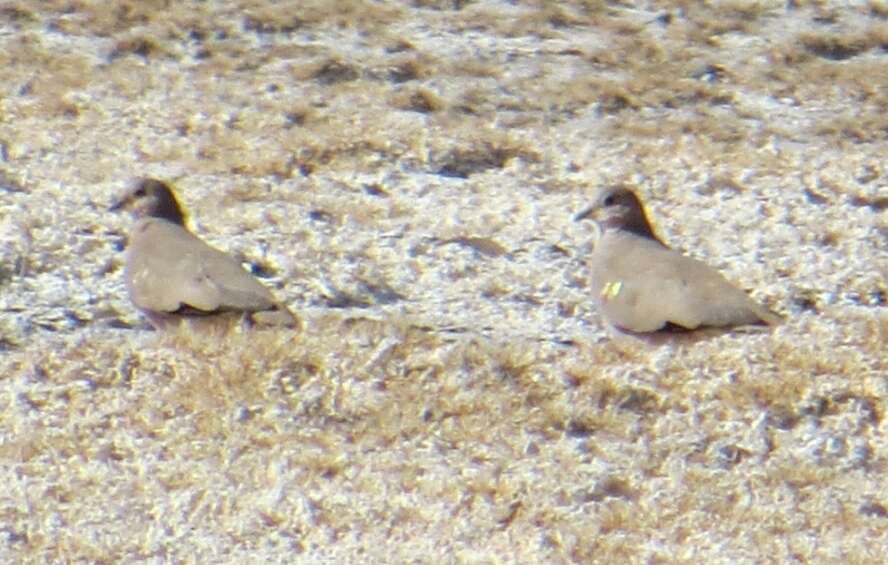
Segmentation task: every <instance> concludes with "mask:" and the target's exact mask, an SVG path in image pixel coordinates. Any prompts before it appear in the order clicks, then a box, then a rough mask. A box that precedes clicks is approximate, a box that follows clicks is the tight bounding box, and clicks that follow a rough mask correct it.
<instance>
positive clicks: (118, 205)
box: [108, 198, 126, 212]
mask: <svg viewBox="0 0 888 565" xmlns="http://www.w3.org/2000/svg"><path fill="white" fill-rule="evenodd" d="M124 206H126V198H121V199H120V200H117V201H116V202H112V203H111V206H109V207H108V211H109V212H118V211H120V210H121V209H122V208H123V207H124Z"/></svg>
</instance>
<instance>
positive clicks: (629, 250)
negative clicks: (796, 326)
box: [576, 187, 780, 333]
mask: <svg viewBox="0 0 888 565" xmlns="http://www.w3.org/2000/svg"><path fill="white" fill-rule="evenodd" d="M592 216H595V217H596V219H597V220H598V222H599V225H600V226H601V228H602V235H601V238H600V239H599V241H598V243H597V244H596V246H595V249H594V251H593V252H592V256H591V257H590V259H589V267H590V270H591V275H592V290H593V292H594V293H595V296H596V298H597V300H598V305H599V308H600V310H601V312H602V313H603V314H604V316H605V317H606V318H607V319H608V320H609V321H610V322H611V323H612V324H614V325H615V326H617V327H619V328H621V329H624V330H628V331H632V332H639V333H643V332H653V331H657V330H660V329H664V328H674V327H677V328H683V329H688V330H692V329H696V328H700V327H707V326H708V327H729V326H740V325H747V324H775V323H777V322H779V321H780V317H779V316H777V315H776V314H774V313H773V312H771V311H769V310H768V309H767V308H765V307H763V306H761V305H759V304H757V303H756V302H755V301H753V300H752V299H751V298H749V296H747V294H746V293H745V292H743V291H742V290H740V289H739V288H737V287H735V286H734V285H732V284H731V283H730V282H728V280H727V279H725V278H724V277H723V276H722V275H721V274H719V273H718V272H717V271H716V270H714V269H713V268H712V267H710V266H708V265H706V264H705V263H702V262H700V261H697V260H696V259H692V258H690V257H687V256H685V255H682V254H681V253H679V252H678V251H674V250H672V249H669V247H667V246H666V244H664V243H663V242H662V241H660V240H659V239H658V238H657V237H656V236H655V235H654V233H653V230H652V229H651V225H650V223H649V222H648V219H647V216H646V215H645V213H644V208H643V207H642V205H641V202H640V201H639V200H638V197H637V196H636V195H635V193H633V192H632V191H631V190H629V189H627V188H623V187H616V188H609V189H606V190H604V191H603V192H602V193H601V194H600V196H599V197H598V199H597V200H596V202H595V204H593V205H592V206H591V207H590V208H588V209H586V210H584V211H583V212H581V213H580V214H578V215H577V217H576V219H577V220H582V219H586V218H589V217H592Z"/></svg>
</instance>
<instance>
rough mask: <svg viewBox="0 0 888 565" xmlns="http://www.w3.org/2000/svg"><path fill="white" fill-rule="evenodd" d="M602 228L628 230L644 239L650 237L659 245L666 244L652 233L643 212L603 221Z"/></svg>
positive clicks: (606, 229)
mask: <svg viewBox="0 0 888 565" xmlns="http://www.w3.org/2000/svg"><path fill="white" fill-rule="evenodd" d="M604 228H605V231H615V232H616V231H622V232H628V233H631V234H634V235H637V236H639V237H643V238H645V239H652V240H654V241H656V242H657V243H659V244H660V245H662V246H664V247H665V246H666V244H665V243H663V242H662V241H660V238H659V237H657V236H656V234H654V230H653V229H652V228H651V224H650V222H648V220H647V218H646V217H645V216H644V214H633V215H631V216H629V217H622V218H613V219H611V220H609V221H606V222H605V224H604Z"/></svg>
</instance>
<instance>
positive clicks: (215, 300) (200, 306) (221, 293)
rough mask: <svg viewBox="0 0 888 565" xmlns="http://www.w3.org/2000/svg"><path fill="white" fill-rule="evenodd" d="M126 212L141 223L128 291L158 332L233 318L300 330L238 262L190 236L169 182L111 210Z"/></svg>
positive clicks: (152, 183)
mask: <svg viewBox="0 0 888 565" xmlns="http://www.w3.org/2000/svg"><path fill="white" fill-rule="evenodd" d="M121 209H130V210H132V211H133V212H134V215H135V216H136V218H137V221H136V224H135V226H133V229H132V233H131V234H130V237H129V243H128V245H127V254H126V267H125V270H124V279H125V281H126V288H127V291H128V292H129V296H130V299H131V300H132V302H133V304H134V305H135V306H136V307H137V308H138V309H139V310H141V311H142V312H143V313H144V314H145V315H146V317H147V318H148V320H149V321H150V322H151V324H152V325H153V326H154V327H155V328H156V329H158V330H161V329H165V328H167V327H169V326H171V325H176V324H178V323H179V322H180V321H182V320H196V319H208V318H213V319H222V318H225V317H232V316H235V317H243V318H244V319H245V320H246V321H247V322H249V323H253V324H257V325H263V326H287V327H299V324H300V322H299V319H298V318H297V317H296V316H294V315H293V313H291V312H290V311H289V310H288V309H287V308H286V307H284V306H283V305H282V304H280V303H279V302H277V301H276V300H275V299H274V296H272V294H271V292H270V291H269V290H268V289H267V288H266V287H265V286H264V285H263V284H262V283H260V282H259V281H258V280H257V279H256V278H255V277H254V276H253V275H251V274H250V273H248V272H247V271H245V270H244V269H243V268H242V267H241V265H240V264H239V263H238V262H237V261H236V260H235V259H233V258H232V257H231V256H229V255H227V254H225V253H223V252H222V251H220V250H218V249H216V248H214V247H211V246H210V245H208V244H206V243H204V242H203V241H202V240H201V239H200V238H198V237H197V236H195V235H194V234H192V233H191V232H190V231H188V229H187V228H186V227H185V213H184V211H183V210H182V207H181V206H180V205H179V202H178V201H177V200H176V196H175V194H174V193H173V190H172V189H171V188H170V186H169V185H167V184H166V183H164V182H163V181H160V180H157V179H151V178H146V179H139V180H137V181H136V182H135V184H134V185H133V187H132V188H131V189H130V190H129V191H127V193H126V194H125V195H124V196H123V198H121V199H120V200H119V201H118V202H116V203H115V204H114V205H112V206H111V210H121ZM221 315H226V316H221Z"/></svg>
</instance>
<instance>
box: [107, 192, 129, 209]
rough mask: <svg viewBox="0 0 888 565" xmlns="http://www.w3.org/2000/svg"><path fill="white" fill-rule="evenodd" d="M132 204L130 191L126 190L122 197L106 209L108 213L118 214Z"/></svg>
mask: <svg viewBox="0 0 888 565" xmlns="http://www.w3.org/2000/svg"><path fill="white" fill-rule="evenodd" d="M132 202H133V194H132V191H130V190H127V191H126V192H125V193H123V194H122V195H120V196H118V197H117V199H116V200H115V201H114V202H112V203H111V206H110V207H109V208H108V211H109V212H118V211H120V210H124V209H126V208H128V207H129V205H130V204H132Z"/></svg>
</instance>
